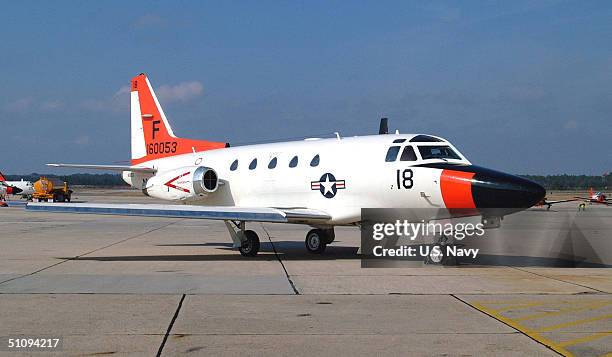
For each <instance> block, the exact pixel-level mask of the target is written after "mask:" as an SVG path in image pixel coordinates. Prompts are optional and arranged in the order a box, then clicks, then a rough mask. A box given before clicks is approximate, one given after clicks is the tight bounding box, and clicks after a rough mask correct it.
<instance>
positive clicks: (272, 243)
mask: <svg viewBox="0 0 612 357" xmlns="http://www.w3.org/2000/svg"><path fill="white" fill-rule="evenodd" d="M261 229H263V230H264V232H266V235H267V236H268V240H269V241H270V244H271V245H272V250H273V251H274V255H275V256H276V259H278V262H279V263H280V265H281V267H283V270H284V271H285V276H286V277H287V281H289V285H291V288H292V289H293V292H294V293H295V295H300V292H299V291H298V289H297V288H296V287H295V284H294V283H293V280H291V276H290V275H289V272H288V271H287V268H286V267H285V263H283V261H282V260H281V258H280V255H278V252H277V251H276V246H275V245H274V242H273V241H272V237H271V236H270V232H268V230H267V229H266V227H264V225H263V223H262V224H261Z"/></svg>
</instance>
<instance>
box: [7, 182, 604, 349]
mask: <svg viewBox="0 0 612 357" xmlns="http://www.w3.org/2000/svg"><path fill="white" fill-rule="evenodd" d="M76 199H77V200H82V201H89V202H103V201H104V202H138V203H140V202H151V203H152V202H154V201H153V200H148V199H145V198H140V197H132V196H128V197H121V196H117V195H114V194H112V193H111V194H110V195H100V194H99V192H93V193H90V194H88V193H82V194H80V195H79V194H77V195H76ZM556 207H557V206H555V209H557V208H556ZM563 207H565V210H566V211H569V210H572V211H573V210H574V209H575V205H574V204H571V203H570V204H568V205H566V206H562V207H560V208H559V209H558V211H559V212H562V211H563V209H564V208H563ZM606 210H608V211H606ZM590 212H593V214H595V215H596V216H597V217H598V219H597V220H596V221H597V222H606V224H608V226H601V227H591V228H592V229H599V230H601V231H604V232H605V233H604V234H607V235H608V236H610V232H611V231H612V219H611V218H612V208H608V207H589V208H588V209H587V212H586V213H585V214H589V213H590ZM538 214H540V213H538ZM551 214H553V215H554V214H555V212H552V213H551ZM560 214H561V213H560ZM606 217H607V218H606ZM249 228H250V229H254V230H255V231H257V233H258V234H259V237H260V239H261V241H262V252H261V253H260V255H259V256H258V257H256V258H244V257H242V256H241V255H240V254H239V253H238V252H237V251H236V250H234V249H232V248H231V240H230V238H229V236H228V233H227V231H226V229H225V226H224V224H223V223H222V222H215V221H203V220H188V219H163V218H143V217H117V216H96V215H70V214H50V213H43V212H28V211H25V210H24V209H23V207H20V206H19V205H16V206H14V207H12V208H8V209H0V337H5V338H6V337H7V336H58V337H61V338H63V345H62V350H61V351H55V352H52V351H47V352H45V353H42V352H29V351H27V352H15V351H10V352H9V351H7V349H6V347H5V346H0V355H6V356H19V355H36V356H40V355H58V356H59V355H62V356H63V355H75V356H84V355H90V356H93V355H130V356H132V355H144V356H153V355H157V354H160V355H164V356H171V355H176V354H187V355H245V354H248V355H261V356H269V355H334V356H338V355H372V354H382V355H427V356H433V355H451V356H455V355H456V356H458V355H493V354H495V355H517V354H521V355H528V356H546V355H557V354H563V355H578V356H601V355H605V354H606V353H610V352H612V347H611V346H612V310H611V309H612V297H611V296H610V293H611V292H612V270H611V269H609V268H546V267H530V266H521V267H508V266H502V265H496V266H488V267H475V266H460V267H439V266H438V267H427V268H416V267H415V268H376V269H362V268H361V267H360V260H359V256H358V255H356V252H357V249H358V247H359V231H358V230H357V229H356V228H338V229H337V230H336V236H337V237H336V241H335V242H334V243H333V244H332V245H330V246H328V249H327V251H326V252H325V254H324V255H322V256H313V255H311V254H308V253H307V252H306V250H305V248H304V242H303V241H304V236H305V234H306V232H307V231H308V229H309V228H308V227H306V226H299V225H280V224H251V225H250V226H249ZM610 238H612V237H610ZM608 247H609V246H608Z"/></svg>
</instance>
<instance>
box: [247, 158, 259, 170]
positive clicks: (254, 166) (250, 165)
mask: <svg viewBox="0 0 612 357" xmlns="http://www.w3.org/2000/svg"><path fill="white" fill-rule="evenodd" d="M256 167H257V159H253V161H251V163H250V164H249V170H255V168H256Z"/></svg>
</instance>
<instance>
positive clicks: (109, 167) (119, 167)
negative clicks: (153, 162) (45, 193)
mask: <svg viewBox="0 0 612 357" xmlns="http://www.w3.org/2000/svg"><path fill="white" fill-rule="evenodd" d="M47 166H51V167H72V168H78V169H93V170H108V171H132V172H142V173H150V174H154V173H155V172H157V170H156V169H153V168H150V167H141V166H122V165H83V164H47Z"/></svg>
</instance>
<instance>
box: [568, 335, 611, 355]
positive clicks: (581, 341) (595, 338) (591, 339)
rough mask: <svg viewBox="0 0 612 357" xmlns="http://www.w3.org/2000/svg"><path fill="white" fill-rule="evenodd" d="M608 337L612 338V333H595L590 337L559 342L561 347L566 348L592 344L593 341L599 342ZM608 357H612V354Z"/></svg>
mask: <svg viewBox="0 0 612 357" xmlns="http://www.w3.org/2000/svg"><path fill="white" fill-rule="evenodd" d="M606 336H612V331H609V332H600V333H595V334H592V335H589V336H584V337H580V338H575V339H573V340H568V341H561V342H559V346H561V347H566V346H571V345H577V344H580V343H585V342H591V341H593V340H597V339H599V338H602V337H606ZM606 355H612V352H610V353H607V354H606Z"/></svg>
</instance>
